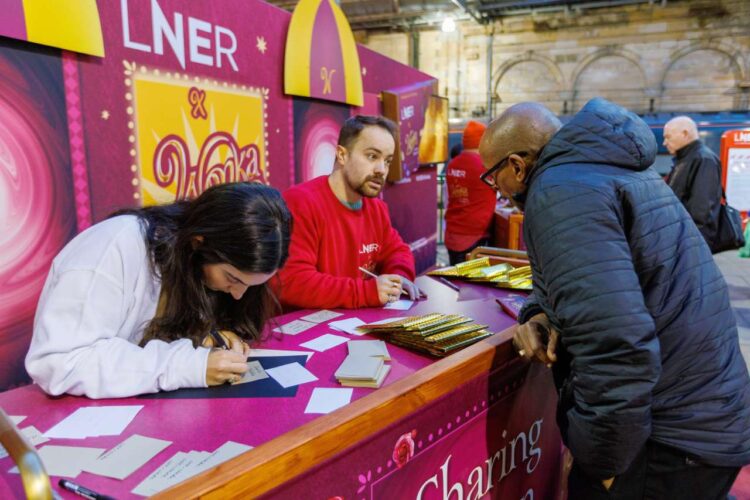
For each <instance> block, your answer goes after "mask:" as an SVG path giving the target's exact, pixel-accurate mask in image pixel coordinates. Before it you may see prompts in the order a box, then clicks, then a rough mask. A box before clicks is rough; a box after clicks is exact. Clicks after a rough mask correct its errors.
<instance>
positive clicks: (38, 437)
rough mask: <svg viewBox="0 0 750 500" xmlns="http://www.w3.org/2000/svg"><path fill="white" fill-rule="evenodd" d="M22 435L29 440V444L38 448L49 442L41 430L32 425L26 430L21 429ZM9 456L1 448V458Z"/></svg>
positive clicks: (0, 447)
mask: <svg viewBox="0 0 750 500" xmlns="http://www.w3.org/2000/svg"><path fill="white" fill-rule="evenodd" d="M21 434H23V435H24V436H25V437H26V439H28V440H29V443H31V445H32V446H37V445H40V444H42V443H46V442H47V441H49V439H47V438H46V437H44V436H43V435H42V433H41V432H39V429H37V428H36V427H34V426H33V425H30V426H28V427H26V428H25V429H21ZM7 456H8V452H7V451H6V450H5V448H3V447H2V446H0V458H5V457H7Z"/></svg>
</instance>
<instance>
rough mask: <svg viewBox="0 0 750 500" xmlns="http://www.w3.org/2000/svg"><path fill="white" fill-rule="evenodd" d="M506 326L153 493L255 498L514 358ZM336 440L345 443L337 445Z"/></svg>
mask: <svg viewBox="0 0 750 500" xmlns="http://www.w3.org/2000/svg"><path fill="white" fill-rule="evenodd" d="M514 330H515V326H512V327H510V328H508V329H506V330H504V331H502V332H499V333H497V334H495V335H493V336H492V337H490V338H488V339H485V340H484V341H482V342H479V343H477V344H474V345H473V346H470V347H468V348H466V349H464V350H462V351H460V352H457V353H455V354H452V355H451V356H448V357H447V358H444V359H441V360H438V361H436V362H435V363H433V364H431V365H429V366H426V367H425V368H423V369H421V370H419V371H417V372H415V373H413V374H412V375H410V376H407V377H404V378H403V379H401V380H398V381H396V382H395V383H393V384H391V385H389V386H387V387H383V388H381V389H379V390H377V391H374V392H373V393H372V394H369V395H367V396H365V397H363V398H361V399H359V400H357V401H354V402H353V403H351V404H349V405H347V406H345V407H344V408H341V409H339V410H337V411H335V412H333V413H331V414H328V415H323V416H321V417H320V418H317V419H315V420H313V421H311V422H308V423H306V424H304V425H301V426H300V427H297V428H296V429H293V430H291V431H289V432H287V433H285V434H283V435H281V436H279V437H277V438H275V439H272V440H270V441H268V442H266V443H263V444H262V445H260V446H258V447H257V448H254V449H252V450H250V451H248V452H246V453H243V454H242V455H239V456H237V457H235V458H234V459H232V460H229V461H227V462H224V463H223V464H220V465H219V466H217V467H215V468H213V469H211V470H208V471H206V472H204V473H202V474H199V475H197V476H194V477H192V478H190V479H188V480H186V481H184V482H182V483H180V484H178V485H176V486H174V487H172V488H169V489H167V490H164V491H162V492H160V493H159V494H157V495H155V496H154V497H153V498H157V499H162V498H163V499H167V498H198V497H202V498H216V499H219V498H222V499H223V498H234V497H245V498H255V497H257V496H260V495H262V494H264V493H268V492H269V491H271V490H272V489H274V488H276V487H277V486H280V485H281V484H283V483H284V482H286V481H289V480H290V479H293V478H294V477H296V476H298V475H300V474H302V473H304V472H306V471H308V470H310V469H311V468H313V467H316V466H317V465H319V464H321V463H322V462H324V461H326V460H328V459H330V458H332V457H334V456H335V455H336V454H338V453H341V452H342V451H343V450H345V449H346V448H347V447H348V446H349V443H357V442H359V441H362V440H363V439H366V438H367V437H369V436H371V435H373V434H375V433H376V432H378V431H380V430H381V429H383V428H385V427H387V426H389V425H391V424H392V423H394V422H396V421H398V420H400V419H402V418H404V417H406V416H408V415H409V414H411V413H413V412H414V411H416V410H418V409H419V408H421V407H422V406H424V405H426V404H428V403H430V402H432V401H435V400H436V399H438V398H440V397H442V396H443V395H445V394H447V393H448V392H450V391H452V390H454V389H456V388H457V387H459V386H460V385H462V384H464V383H466V382H468V381H469V380H471V379H473V378H475V377H477V376H479V375H481V374H482V373H489V372H490V371H491V370H492V369H494V368H496V367H498V366H500V365H503V364H506V363H508V362H511V361H513V360H516V359H518V358H517V355H516V353H515V350H514V349H513V347H512V344H511V342H509V340H510V339H511V338H512V335H513V331H514ZM342 442H344V443H347V444H346V445H342Z"/></svg>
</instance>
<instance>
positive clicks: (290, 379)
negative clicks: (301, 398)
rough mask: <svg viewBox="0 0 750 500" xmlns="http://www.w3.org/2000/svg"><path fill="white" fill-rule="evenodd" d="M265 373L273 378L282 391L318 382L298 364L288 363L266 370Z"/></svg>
mask: <svg viewBox="0 0 750 500" xmlns="http://www.w3.org/2000/svg"><path fill="white" fill-rule="evenodd" d="M266 373H267V374H269V375H270V376H271V377H273V379H274V380H275V381H276V382H278V383H279V384H280V385H281V387H283V388H284V389H286V388H287V387H292V386H295V385H300V384H305V383H307V382H312V381H313V380H318V377H316V376H315V375H313V374H312V373H310V371H309V370H307V368H305V367H304V366H302V365H301V364H299V363H289V364H288V365H281V366H276V367H274V368H269V369H268V370H266Z"/></svg>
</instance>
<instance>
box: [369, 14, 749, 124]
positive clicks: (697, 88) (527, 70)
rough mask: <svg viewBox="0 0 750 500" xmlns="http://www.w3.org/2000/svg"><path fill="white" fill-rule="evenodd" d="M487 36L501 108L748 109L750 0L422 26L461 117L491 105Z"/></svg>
mask: <svg viewBox="0 0 750 500" xmlns="http://www.w3.org/2000/svg"><path fill="white" fill-rule="evenodd" d="M493 32H494V34H492V35H490V33H493ZM490 37H491V38H490ZM489 40H492V71H491V83H490V85H489V87H490V88H491V95H492V112H493V115H496V114H497V113H499V112H501V111H502V110H503V109H505V108H507V107H508V106H510V105H511V104H513V103H516V102H521V101H527V100H535V101H540V102H543V103H545V104H547V105H548V106H549V107H550V108H551V109H553V110H554V111H555V112H558V113H570V112H574V111H576V110H578V109H580V107H581V106H582V105H583V104H584V103H585V102H586V101H587V100H588V99H590V98H591V97H593V96H597V95H600V96H603V97H606V98H609V99H611V100H613V101H615V102H618V103H620V104H622V105H624V106H627V107H628V108H630V109H632V110H634V111H638V112H645V111H654V112H659V111H684V112H687V111H721V110H730V109H742V110H747V109H748V104H749V101H750V99H749V97H750V1H748V0H711V1H703V0H681V1H678V0H671V1H668V2H667V3H666V5H662V3H661V2H655V3H653V4H642V5H631V6H624V7H616V8H607V9H603V8H602V9H591V10H583V11H576V10H570V11H569V12H567V13H566V12H558V13H548V14H535V15H533V16H531V15H525V16H513V17H506V18H504V19H503V20H501V21H497V22H495V23H493V24H492V25H491V26H479V25H477V24H476V23H473V22H470V21H465V22H461V23H458V24H457V30H456V32H455V33H450V34H445V33H442V32H440V31H439V28H438V27H436V28H435V29H431V30H424V31H420V33H419V45H418V54H419V69H420V70H422V71H425V72H426V73H429V74H431V75H433V76H435V77H437V78H438V79H439V80H440V93H441V95H445V96H447V97H449V99H450V101H451V108H452V113H451V116H453V117H462V118H465V117H470V116H486V114H487V113H486V108H487V106H488V78H487V54H488V50H487V49H488V42H489ZM363 42H365V43H366V44H367V45H368V46H370V47H371V48H373V49H374V50H377V51H382V52H383V53H384V54H385V55H387V56H389V57H393V58H394V59H396V60H399V61H404V62H407V61H405V58H407V59H408V54H410V50H412V46H411V45H410V43H411V37H409V36H407V35H405V34H403V33H393V34H372V33H370V34H368V35H367V36H366V37H363Z"/></svg>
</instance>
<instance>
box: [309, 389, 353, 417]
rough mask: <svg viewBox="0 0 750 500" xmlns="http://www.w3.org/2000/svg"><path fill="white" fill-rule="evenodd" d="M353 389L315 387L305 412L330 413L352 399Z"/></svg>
mask: <svg viewBox="0 0 750 500" xmlns="http://www.w3.org/2000/svg"><path fill="white" fill-rule="evenodd" d="M352 392H353V389H339V388H336V389H329V388H322V387H316V388H315V389H313V392H312V395H310V401H308V402H307V408H305V413H331V412H332V411H333V410H337V409H339V408H341V407H342V406H346V405H348V404H349V402H350V401H351V400H352Z"/></svg>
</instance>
